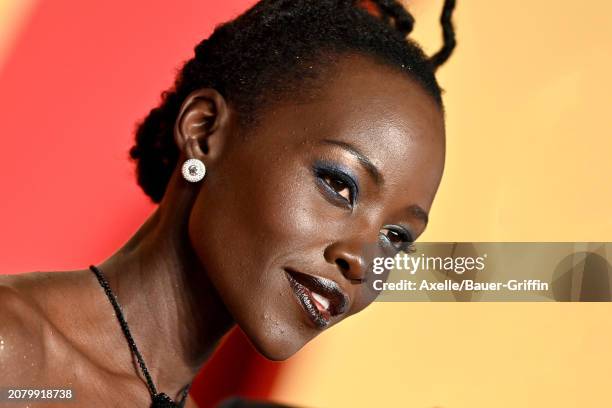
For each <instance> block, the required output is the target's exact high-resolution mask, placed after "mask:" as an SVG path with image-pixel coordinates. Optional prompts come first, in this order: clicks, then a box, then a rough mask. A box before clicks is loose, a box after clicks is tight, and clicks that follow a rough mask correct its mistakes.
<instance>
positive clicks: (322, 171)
mask: <svg viewBox="0 0 612 408" xmlns="http://www.w3.org/2000/svg"><path fill="white" fill-rule="evenodd" d="M314 171H315V175H316V177H317V180H318V181H319V182H320V183H321V184H322V185H323V187H324V188H325V190H326V191H327V192H329V193H330V194H331V195H332V197H331V198H332V199H333V200H339V201H338V202H341V203H342V204H343V205H344V206H346V207H349V208H351V209H352V208H353V207H354V206H355V203H356V202H357V196H358V190H359V189H358V187H357V183H356V182H355V180H354V179H353V177H352V176H350V175H348V174H346V173H345V172H344V171H342V170H340V169H336V168H333V167H332V166H325V167H320V166H317V167H316V168H315V170H314ZM327 179H331V180H333V181H337V182H340V183H342V185H343V186H344V188H348V190H349V199H347V198H346V197H344V196H342V195H341V194H340V193H339V192H338V191H336V189H335V188H334V187H333V186H332V185H331V184H330V183H329V181H328V180H327ZM344 188H343V189H344ZM343 189H341V190H340V191H342V190H343Z"/></svg>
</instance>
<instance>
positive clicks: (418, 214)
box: [408, 204, 429, 225]
mask: <svg viewBox="0 0 612 408" xmlns="http://www.w3.org/2000/svg"><path fill="white" fill-rule="evenodd" d="M408 213H410V215H412V216H413V217H415V218H418V219H419V220H421V221H423V223H424V224H425V225H427V223H428V222H429V215H427V211H425V210H424V209H422V208H421V207H419V206H418V205H416V204H412V205H411V206H409V207H408Z"/></svg>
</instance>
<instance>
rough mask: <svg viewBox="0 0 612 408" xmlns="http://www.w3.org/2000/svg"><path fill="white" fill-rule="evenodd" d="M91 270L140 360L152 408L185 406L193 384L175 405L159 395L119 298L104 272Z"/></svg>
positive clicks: (188, 386)
mask: <svg viewBox="0 0 612 408" xmlns="http://www.w3.org/2000/svg"><path fill="white" fill-rule="evenodd" d="M89 269H91V271H92V272H93V273H94V274H95V275H96V277H97V278H98V282H100V285H101V286H102V288H103V289H104V292H106V296H108V299H109V300H110V302H111V304H112V305H113V308H114V309H115V315H116V316H117V319H118V320H119V324H120V325H121V330H123V334H124V335H125V338H126V339H127V342H128V345H129V346H130V349H131V350H132V353H134V355H135V356H136V359H137V360H138V365H139V366H140V369H141V370H142V373H143V374H144V376H145V379H146V380H147V387H148V388H149V393H150V394H151V399H152V401H153V405H152V406H151V407H152V408H164V407H168V408H171V407H178V408H182V407H183V406H184V405H185V401H186V400H187V394H189V388H190V387H191V383H189V384H187V385H186V386H185V387H183V391H182V392H181V399H180V401H179V403H178V404H176V403H174V401H172V399H171V398H170V397H169V396H168V395H166V394H165V393H159V394H158V393H157V388H155V384H153V380H152V379H151V375H150V374H149V370H148V369H147V366H146V365H145V362H144V359H143V358H142V355H141V354H140V351H138V347H136V342H135V341H134V338H133V337H132V333H130V329H129V328H128V324H127V321H126V320H125V318H124V317H123V312H122V311H121V306H119V302H118V301H117V297H116V296H115V294H114V293H113V292H112V291H111V288H110V285H109V284H108V282H107V281H106V279H105V278H104V274H103V273H102V271H101V270H100V269H99V268H97V267H96V266H95V265H89Z"/></svg>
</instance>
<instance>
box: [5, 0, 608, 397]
mask: <svg viewBox="0 0 612 408" xmlns="http://www.w3.org/2000/svg"><path fill="white" fill-rule="evenodd" d="M250 4H252V1H244V0H225V1H223V2H218V1H212V0H210V1H207V0H199V1H196V0H175V1H173V2H169V1H161V0H121V1H119V0H105V1H78V0H73V1H68V0H0V155H1V156H0V178H1V182H2V190H1V191H2V193H1V194H2V196H1V205H2V211H0V226H1V228H2V230H1V233H0V273H19V272H29V271H37V270H65V269H73V268H84V267H86V266H87V265H88V264H90V263H96V262H99V261H101V260H103V259H105V258H106V257H107V256H109V255H110V254H111V253H112V252H113V251H114V250H115V249H117V248H118V247H119V246H120V245H122V244H123V243H124V242H125V241H126V240H127V239H128V238H129V237H130V235H131V234H132V233H134V232H135V231H136V229H137V228H138V227H139V225H140V224H141V223H142V222H143V221H144V220H145V219H146V217H147V216H148V215H149V214H150V213H151V212H152V211H153V209H154V207H153V206H152V205H151V204H149V203H148V202H147V200H146V199H145V196H144V195H143V194H142V193H141V192H140V190H139V189H138V188H137V186H136V183H135V181H134V178H133V168H132V166H131V164H130V163H129V162H128V160H127V151H128V149H129V147H130V146H131V143H132V132H133V129H134V125H135V123H136V122H137V121H138V120H140V119H141V118H142V117H144V115H145V114H146V113H147V112H148V110H149V109H150V108H152V107H153V106H154V105H155V104H156V103H157V102H158V100H159V99H158V98H159V94H160V92H161V91H162V90H164V89H166V88H167V87H168V86H169V85H171V83H172V79H173V77H174V74H175V72H176V69H177V68H178V67H179V65H180V62H181V61H184V60H186V59H188V58H189V57H190V55H191V51H192V48H193V46H194V45H195V44H196V43H197V42H198V41H200V40H201V39H202V38H204V37H206V36H208V35H209V34H210V33H211V31H212V29H213V27H214V25H215V24H217V23H220V22H222V21H225V20H227V19H230V18H232V17H234V16H236V15H237V14H238V13H240V12H241V11H243V10H245V9H246V8H247V7H248V6H249V5H250ZM408 4H409V6H410V8H411V10H412V11H413V13H414V15H415V17H416V19H417V26H416V30H415V33H414V34H413V36H414V38H416V39H417V40H419V41H421V42H422V44H423V46H424V48H425V49H426V50H427V51H428V52H433V51H434V50H436V49H437V47H438V45H439V37H440V28H439V26H438V24H437V16H438V13H439V10H440V9H441V4H442V0H436V1H431V0H430V1H423V0H420V1H412V2H408ZM610 16H612V4H611V3H609V2H607V1H603V0H600V1H589V2H582V3H580V4H578V3H576V2H570V1H567V0H566V1H554V0H539V1H536V2H534V1H525V0H519V1H514V2H491V1H485V0H471V1H467V0H466V1H461V0H460V1H459V6H458V10H457V13H456V16H455V22H456V25H457V27H458V28H457V35H458V39H459V42H460V45H459V47H458V48H457V50H456V54H455V55H454V56H453V58H452V59H451V60H450V61H449V62H448V63H447V65H446V66H444V67H443V68H442V69H441V70H440V74H439V79H440V82H441V84H442V86H443V87H444V88H445V89H446V96H445V97H446V105H447V111H448V113H447V123H448V156H447V166H446V170H445V175H444V179H443V181H442V186H441V189H440V192H439V195H438V197H437V201H436V202H435V204H434V208H433V211H432V222H431V225H430V227H429V230H428V231H427V233H426V234H425V235H424V236H423V241H427V240H430V241H454V240H457V241H611V240H612V239H611V238H612V215H611V210H612V187H611V186H612V164H611V160H610V153H611V152H612V141H611V140H612V138H611V136H612V134H611V127H612V126H611V120H610V114H609V110H610V106H612V103H611V102H612V101H611V99H612V97H611V95H612V86H611V82H610V79H609V73H610V72H611V71H612V57H610V55H611V50H610V44H611V41H610V40H612V18H611V17H610ZM611 312H612V305H610V304H586V303H585V304H502V303H495V304H493V303H491V304H487V303H475V304H450V303H449V304H444V303H420V304H416V303H415V304H411V303H406V304H398V303H393V304H374V305H373V306H372V307H370V308H369V309H367V310H366V311H364V312H363V313H362V314H360V315H358V316H356V317H353V318H351V319H349V320H347V321H346V322H344V323H343V324H342V325H340V326H338V327H336V328H334V329H333V330H331V331H329V332H326V333H323V334H322V335H321V336H319V337H318V338H317V339H316V340H315V341H313V342H311V343H310V344H309V345H308V346H306V347H305V348H304V349H303V350H302V351H301V352H300V353H298V354H297V355H296V356H295V357H293V358H292V359H290V360H289V361H287V362H285V363H282V364H279V363H271V362H267V361H265V360H264V359H263V358H261V357H258V356H257V355H256V354H255V353H254V352H253V350H252V349H251V348H250V346H249V345H248V344H247V343H246V341H245V340H244V339H243V338H242V337H241V336H240V335H239V334H237V333H234V334H232V335H231V336H230V337H229V338H228V340H227V341H226V343H225V344H224V346H223V347H222V349H221V350H220V352H219V355H218V356H217V357H216V358H215V359H214V360H213V361H212V363H211V364H210V365H209V366H208V367H206V368H205V369H204V370H203V372H202V373H201V375H200V376H199V378H198V381H197V382H196V385H195V386H194V389H193V396H194V398H195V399H196V400H197V401H198V402H199V403H200V404H201V406H202V407H208V406H211V404H212V403H214V402H215V401H218V400H219V399H220V398H222V397H223V396H225V395H229V394H236V393H239V394H242V395H246V396H251V397H261V398H263V397H267V398H272V399H276V400H278V401H284V402H288V403H295V404H301V405H305V406H313V407H376V406H391V407H398V406H410V407H428V408H432V407H445V408H464V407H465V408H473V407H513V408H514V407H600V406H608V405H609V404H610V402H611V401H612V394H610V385H611V384H612V370H611V369H610V367H612V347H611V345H612V324H611V323H612V317H611V316H612V315H611ZM0 313H1V311H0ZM0 318H1V315H0ZM220 360H223V361H224V362H228V364H227V366H225V367H221V366H220V364H219V361H220ZM0 369H1V367H0Z"/></svg>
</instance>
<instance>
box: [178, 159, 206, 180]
mask: <svg viewBox="0 0 612 408" xmlns="http://www.w3.org/2000/svg"><path fill="white" fill-rule="evenodd" d="M182 173H183V177H184V178H185V180H187V181H189V182H190V183H197V182H198V181H200V180H202V179H203V178H204V176H205V175H206V166H205V165H204V163H202V161H201V160H198V159H189V160H185V163H183V168H182Z"/></svg>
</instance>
